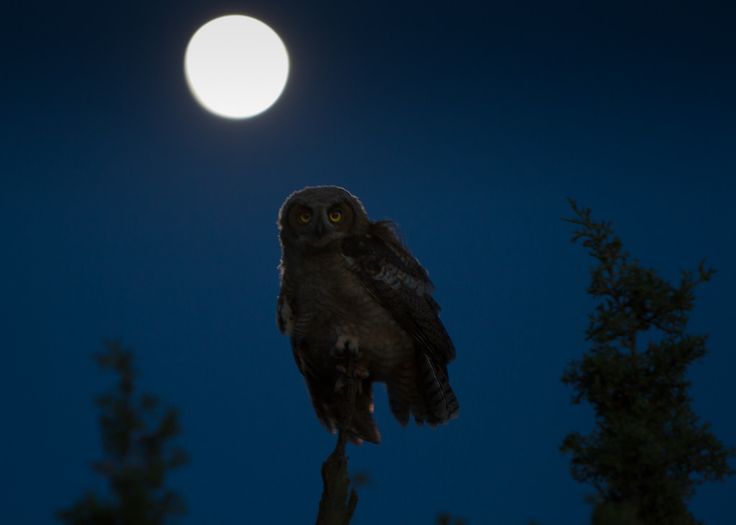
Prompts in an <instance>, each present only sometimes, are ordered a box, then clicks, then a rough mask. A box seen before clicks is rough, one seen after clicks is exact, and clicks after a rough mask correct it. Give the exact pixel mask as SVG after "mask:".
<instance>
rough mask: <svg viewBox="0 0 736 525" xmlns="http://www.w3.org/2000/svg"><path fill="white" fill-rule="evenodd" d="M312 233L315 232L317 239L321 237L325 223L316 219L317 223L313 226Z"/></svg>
mask: <svg viewBox="0 0 736 525" xmlns="http://www.w3.org/2000/svg"><path fill="white" fill-rule="evenodd" d="M314 233H316V234H317V238H318V239H321V238H322V235H324V233H325V225H324V223H323V222H322V221H319V220H318V221H317V224H316V225H315V227H314Z"/></svg>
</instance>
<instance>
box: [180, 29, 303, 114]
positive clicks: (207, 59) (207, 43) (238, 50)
mask: <svg viewBox="0 0 736 525" xmlns="http://www.w3.org/2000/svg"><path fill="white" fill-rule="evenodd" d="M184 73H185V76H186V79H187V84H189V89H190V90H191V91H192V94H193V95H194V98H195V99H196V100H197V101H198V102H199V103H200V104H201V105H202V106H204V107H205V109H207V110H208V111H211V112H212V113H214V114H215V115H219V116H221V117H226V118H231V119H242V118H247V117H253V116H255V115H258V114H259V113H262V112H263V111H265V110H267V109H268V108H269V107H271V106H272V105H273V103H274V102H276V100H277V99H278V98H279V96H280V95H281V92H282V91H283V90H284V86H285V85H286V79H287V77H288V76H289V55H288V54H287V53H286V46H284V43H283V42H282V41H281V39H280V38H279V35H277V34H276V32H275V31H274V30H273V29H271V28H270V27H268V26H267V25H266V24H264V23H263V22H261V21H260V20H256V19H255V18H251V17H249V16H242V15H229V16H223V17H220V18H215V19H214V20H210V21H209V22H207V23H206V24H204V25H203V26H202V27H200V28H199V29H198V30H197V32H196V33H194V35H193V36H192V38H191V40H190V41H189V45H188V46H187V50H186V53H185V54H184Z"/></svg>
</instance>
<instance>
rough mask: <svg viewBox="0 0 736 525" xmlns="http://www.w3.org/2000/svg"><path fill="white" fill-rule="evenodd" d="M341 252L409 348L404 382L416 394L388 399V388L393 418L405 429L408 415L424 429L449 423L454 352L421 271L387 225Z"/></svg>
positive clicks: (402, 388)
mask: <svg viewBox="0 0 736 525" xmlns="http://www.w3.org/2000/svg"><path fill="white" fill-rule="evenodd" d="M342 252H343V255H344V256H345V258H346V260H347V262H348V265H349V267H350V268H351V270H352V271H353V272H354V273H355V274H356V275H357V276H358V278H359V279H360V281H361V282H362V284H363V285H364V286H365V288H366V289H367V290H368V292H369V293H370V294H371V295H372V296H373V297H374V298H375V299H376V301H378V302H379V303H380V304H381V305H382V306H383V307H384V308H385V309H386V310H387V311H388V312H389V313H390V314H391V316H392V317H393V319H394V320H395V321H396V322H397V323H398V324H399V326H401V328H402V329H403V330H405V331H406V332H407V334H409V336H410V337H411V338H412V339H413V340H414V343H415V344H414V346H415V350H416V355H415V363H414V369H413V370H412V371H411V372H412V373H411V374H409V378H410V379H411V377H412V376H413V382H414V384H415V385H416V388H414V389H407V388H406V385H399V387H398V388H395V389H393V390H394V391H395V392H396V393H397V394H396V395H394V396H392V385H391V384H390V383H389V384H388V387H389V397H391V398H392V399H391V400H390V401H391V407H392V410H393V412H394V414H395V415H396V417H397V418H398V419H399V421H401V422H402V423H406V422H407V421H408V415H409V413H408V412H409V411H411V412H413V413H414V417H415V419H416V420H417V422H419V423H421V422H423V421H424V420H426V421H427V422H428V423H430V424H438V423H444V422H445V421H447V420H449V419H452V418H453V417H455V416H456V415H457V412H458V410H459V405H458V402H457V398H456V397H455V394H454V392H453V391H452V388H451V387H450V384H449V379H448V376H447V363H449V362H450V361H452V360H453V359H454V358H455V347H454V345H453V343H452V340H451V339H450V336H449V335H448V333H447V331H446V330H445V327H444V326H443V324H442V322H441V321H440V319H439V311H440V306H439V304H438V303H437V302H436V301H435V300H434V299H433V297H432V292H433V286H432V282H431V281H430V280H429V276H428V274H427V271H426V270H425V269H424V268H423V267H422V265H421V264H420V263H419V261H417V260H416V259H415V258H414V257H413V256H412V255H411V253H409V251H408V250H407V248H406V247H405V246H404V244H403V243H402V242H401V240H400V239H399V237H398V235H397V234H396V232H395V230H394V227H393V225H392V224H391V223H390V222H388V221H380V222H374V223H371V225H370V227H369V230H368V233H367V234H366V235H360V236H351V237H348V238H346V239H345V240H344V241H343V247H342ZM412 390H413V391H412Z"/></svg>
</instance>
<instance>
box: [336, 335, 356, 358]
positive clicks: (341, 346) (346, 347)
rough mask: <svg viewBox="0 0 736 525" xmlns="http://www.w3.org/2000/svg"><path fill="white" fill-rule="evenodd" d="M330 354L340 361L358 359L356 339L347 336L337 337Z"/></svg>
mask: <svg viewBox="0 0 736 525" xmlns="http://www.w3.org/2000/svg"><path fill="white" fill-rule="evenodd" d="M331 353H332V356H333V357H338V358H341V359H342V358H344V359H358V358H359V357H360V347H359V346H358V339H357V338H356V337H351V336H348V335H341V336H339V337H338V338H337V342H336V343H335V347H334V348H333V349H332V352H331Z"/></svg>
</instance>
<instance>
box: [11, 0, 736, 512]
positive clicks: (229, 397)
mask: <svg viewBox="0 0 736 525" xmlns="http://www.w3.org/2000/svg"><path fill="white" fill-rule="evenodd" d="M337 4H338V3H337V2H321V1H313V2H278V1H252V2H232V1H225V2H217V1H213V0H208V1H206V2H204V1H202V2H193V1H177V2H155V3H154V4H151V3H149V2H138V3H136V2H128V3H120V4H109V3H99V2H97V3H91V4H88V5H87V4H85V3H83V2H74V3H63V2H36V3H31V2H28V3H25V4H24V5H22V6H21V3H20V2H13V3H12V5H10V6H7V7H4V8H3V19H4V22H5V23H4V28H3V35H2V37H0V38H2V39H3V42H2V53H3V58H2V60H3V81H2V86H1V87H0V90H2V93H3V100H4V105H3V118H2V128H0V129H2V137H0V138H1V139H2V141H1V144H2V147H1V149H2V159H1V162H2V164H1V169H0V184H1V185H0V234H2V238H3V256H2V258H0V274H1V275H2V279H1V280H0V319H2V321H0V326H1V327H2V332H3V340H2V348H3V353H2V356H3V362H4V367H3V380H2V381H0V399H2V402H1V406H2V413H3V417H2V421H3V424H2V432H0V450H1V451H2V455H3V457H4V458H3V460H2V472H3V481H2V487H3V488H2V490H0V508H2V513H3V514H4V516H3V519H2V521H4V522H7V523H14V524H16V525H25V524H34V525H35V524H43V523H52V521H53V520H52V512H53V511H54V510H55V509H58V508H60V507H63V506H66V505H68V504H70V503H71V502H72V501H73V500H74V499H75V498H76V497H77V496H79V495H80V494H81V492H82V491H83V490H84V489H86V488H92V487H96V486H98V484H99V482H98V481H97V480H96V479H95V477H94V475H93V474H92V473H91V472H90V470H89V468H88V463H89V462H90V461H91V460H94V459H96V458H98V457H99V454H100V446H99V440H98V433H97V427H96V415H95V410H94V407H93V406H92V402H91V399H92V397H93V395H94V394H95V393H97V392H99V391H100V390H101V389H103V388H105V387H106V386H107V385H108V384H110V377H104V376H102V375H101V374H100V373H99V372H98V371H97V370H96V368H95V366H94V364H93V363H92V362H91V360H90V359H89V355H90V354H91V353H93V352H94V351H97V350H98V349H99V348H100V341H101V340H102V339H103V338H111V337H119V338H121V339H122V340H123V341H124V342H125V343H127V344H128V345H130V346H132V347H133V348H134V349H135V350H136V353H137V357H138V364H139V368H140V369H141V370H142V377H141V381H142V384H143V386H144V387H147V388H149V389H150V390H153V391H155V392H156V393H157V394H159V395H160V396H161V397H162V398H164V399H165V400H166V401H167V402H169V403H172V404H175V405H177V406H178V407H180V409H181V411H182V417H183V425H184V435H183V437H182V444H183V445H184V446H185V447H186V448H187V449H188V450H189V452H190V453H191V456H192V462H191V464H190V465H189V466H188V467H186V469H183V470H182V471H181V472H180V473H178V474H177V475H176V476H175V477H174V478H173V483H174V485H175V486H176V487H177V488H179V489H180V491H181V493H182V494H183V496H184V497H185V498H186V500H187V501H188V504H189V509H190V511H189V515H188V516H187V517H186V518H184V519H183V520H182V523H183V524H203V523H212V524H217V523H223V524H227V523H244V522H261V523H270V522H272V523H307V522H310V521H311V520H313V518H314V514H315V510H316V506H317V501H318V498H319V493H320V490H321V485H320V479H319V468H320V464H321V462H322V460H323V459H324V457H325V456H326V455H327V454H328V452H329V450H330V449H331V447H332V446H333V443H334V441H333V438H332V436H330V435H329V434H327V433H326V432H325V431H324V430H323V429H322V428H321V427H320V426H319V424H318V423H317V420H316V418H315V416H314V414H313V411H312V408H311V405H310V403H309V400H308V397H307V392H306V390H305V387H304V385H303V382H302V379H301V377H300V376H299V373H298V372H297V370H296V367H295V365H294V362H293V359H292V356H291V351H290V349H289V344H288V341H287V339H286V338H284V337H282V336H280V334H278V332H277V330H276V328H275V324H274V303H275V298H276V294H277V291H278V282H277V272H276V265H277V263H278V255H279V252H278V242H277V236H276V228H275V220H276V214H277V211H278V207H279V205H280V204H281V202H282V200H283V199H284V197H285V196H286V195H287V194H289V193H290V192H291V191H293V190H295V189H298V188H301V187H303V186H305V185H312V184H339V185H344V186H345V187H347V188H348V189H350V190H351V191H352V192H353V193H355V194H356V195H358V196H359V197H360V198H361V199H362V200H363V202H364V204H365V205H366V207H367V209H368V212H369V214H371V215H372V216H373V217H376V218H392V219H394V220H395V221H396V222H398V224H399V226H400V229H401V232H402V234H403V236H404V238H405V240H406V241H407V243H408V245H409V246H410V247H411V249H412V251H413V252H414V253H415V254H416V255H417V256H418V257H419V258H420V260H421V261H422V262H423V263H424V264H425V265H426V267H427V268H428V269H429V271H430V274H431V276H432V278H433V280H434V282H435V284H436V286H437V298H438V300H439V301H440V303H441V304H442V305H443V319H444V321H445V324H446V325H447V327H448V330H449V331H450V334H451V335H452V336H453V338H454V340H455V343H456V346H457V354H458V357H457V361H456V362H455V363H454V364H453V365H451V367H450V375H451V379H452V383H453V385H454V387H455V390H456V392H457V394H458V396H459V398H460V402H461V407H462V408H461V416H460V418H459V419H458V420H456V421H453V422H452V423H451V424H450V425H448V426H446V427H443V428H440V429H436V430H431V429H427V428H417V427H414V426H411V427H409V428H406V429H402V428H401V427H400V426H399V425H398V423H396V422H395V421H394V420H393V419H392V418H391V417H390V415H389V413H388V407H387V404H386V399H385V394H384V393H383V390H382V389H381V393H380V394H379V396H378V400H377V418H378V421H379V425H380V426H381V429H382V432H383V437H384V442H383V443H382V444H381V445H380V446H378V447H375V446H364V447H362V448H359V449H355V448H352V449H351V450H350V455H351V460H352V465H351V466H352V468H353V470H355V471H358V470H366V471H369V472H370V475H371V478H372V482H371V484H370V485H369V486H367V487H366V488H365V489H364V490H362V492H361V497H362V500H361V503H360V505H359V508H358V513H357V516H356V518H355V523H356V525H367V524H371V523H397V524H398V523H408V524H416V525H420V524H430V523H432V522H433V518H434V515H435V514H436V512H438V511H451V512H453V513H456V514H459V515H461V516H465V517H467V518H468V519H469V520H470V523H471V524H474V525H478V524H491V523H494V524H496V523H498V524H525V523H527V522H528V520H529V519H530V518H535V519H537V520H539V522H540V523H541V524H542V525H583V524H584V523H587V520H588V515H589V509H588V507H587V505H586V504H585V503H583V497H584V495H585V494H587V493H590V492H591V489H589V488H588V487H585V486H580V485H578V484H576V483H575V482H573V481H572V480H571V478H570V476H569V473H568V461H567V458H565V457H563V456H561V454H560V453H559V452H558V447H559V443H560V441H561V440H562V438H563V436H564V435H565V434H566V433H567V432H569V431H571V430H580V431H587V430H589V429H590V428H591V424H592V420H591V412H590V410H589V409H587V408H585V407H575V406H572V405H570V403H569V400H570V392H569V391H568V390H567V389H566V388H565V387H563V385H562V384H561V383H560V381H559V377H560V375H561V373H562V371H563V369H564V367H565V365H566V364H567V363H568V362H569V361H570V360H571V359H573V358H575V357H578V356H580V355H581V354H582V352H583V351H585V349H586V343H585V341H584V338H583V330H584V328H585V325H586V319H587V314H588V311H589V310H590V308H591V305H592V303H591V301H590V300H589V299H588V298H587V297H586V295H585V287H586V284H587V280H588V275H587V269H588V267H589V266H590V261H589V260H588V259H587V258H586V255H585V254H584V252H583V250H582V249H580V248H579V247H575V246H573V245H571V244H569V242H568V240H569V236H570V228H569V225H566V224H564V223H562V222H561V221H560V220H559V218H560V217H561V216H565V215H567V213H568V210H567V204H566V201H565V198H566V197H567V196H571V197H575V198H576V199H578V201H579V202H580V203H581V204H584V205H586V206H590V207H592V208H593V209H594V212H595V214H596V215H597V216H599V217H602V218H606V219H610V220H612V221H614V223H615V225H616V227H617V231H618V233H619V234H620V235H621V236H622V238H623V240H624V241H625V243H626V245H627V247H628V249H629V250H630V251H631V252H632V253H633V254H634V255H635V256H637V257H638V258H640V259H641V260H642V261H643V262H644V263H646V264H648V265H651V266H654V267H656V268H657V269H659V270H661V272H662V273H663V274H664V275H665V276H668V277H670V278H676V277H677V276H678V272H679V270H680V269H682V268H688V267H690V268H692V267H694V266H695V265H696V264H697V263H698V261H699V260H700V259H701V258H702V257H707V258H708V260H709V261H710V262H711V263H712V264H713V265H714V266H715V267H716V268H718V269H719V273H718V274H717V275H716V277H715V279H714V281H713V282H712V283H711V284H708V285H707V286H706V287H704V288H702V290H701V291H700V292H699V294H698V305H697V308H696V313H695V315H694V318H693V322H692V329H693V331H694V332H697V333H709V334H711V338H710V354H709V355H708V356H707V357H706V359H705V360H704V361H703V362H702V363H701V364H699V365H697V366H696V367H694V369H693V370H692V376H691V377H692V380H693V396H694V403H695V406H696V410H697V411H698V413H699V414H701V416H702V417H703V419H704V420H706V421H709V422H711V423H712V425H713V429H714V431H715V433H716V434H717V435H718V436H719V437H720V438H721V439H722V440H723V441H725V442H726V443H728V444H731V445H733V444H736V420H735V419H734V417H733V410H732V404H733V400H734V399H736V382H734V381H733V370H734V369H735V368H736V354H734V350H733V349H734V340H733V335H732V332H731V329H732V327H733V324H734V320H736V307H735V306H734V304H735V303H734V300H733V297H734V296H736V248H735V247H734V243H733V235H734V234H733V231H734V227H735V226H736V208H735V207H734V197H735V196H736V181H735V180H734V174H735V169H736V96H735V94H736V67H735V66H736V37H735V36H734V27H735V25H736V16H735V13H734V11H733V10H732V9H730V8H727V7H725V6H727V5H728V3H727V2H723V3H721V4H720V5H719V4H706V3H703V2H688V3H677V5H676V6H675V5H672V3H671V2H661V3H658V4H655V3H649V2H637V3H636V4H631V5H629V6H626V5H625V4H624V3H621V2H615V3H614V2H610V3H607V4H608V5H610V6H611V7H608V8H604V7H602V5H601V4H602V3H594V2H581V3H579V4H567V3H560V2H545V3H542V2H537V3H534V2H524V3H515V6H514V7H510V6H509V4H510V3H508V2H506V3H503V4H502V5H499V6H494V5H492V4H489V3H481V2H471V3H464V2H456V3H454V4H452V5H450V4H440V3H437V4H432V3H426V2H421V3H419V2H416V3H414V2H396V1H391V2H383V1H381V0H374V1H372V2H344V3H343V5H337ZM592 4H596V6H593V5H592ZM113 6H114V7H113ZM614 6H615V7H614ZM231 13H242V14H247V15H251V16H254V17H257V18H260V19H261V20H263V21H264V22H266V23H268V24H269V25H271V27H273V28H274V29H275V30H276V31H277V32H278V33H279V34H280V35H281V36H282V38H283V40H284V42H285V44H286V46H287V48H288V50H289V53H290V57H291V62H292V69H291V76H290V79H289V82H288V84H287V87H286V90H285V92H284V93H283V95H282V97H281V99H280V100H279V101H278V102H277V103H276V105H275V106H274V107H272V108H271V109H270V110H269V111H267V112H266V113H263V114H262V115H260V116H258V117H256V118H254V119H252V120H246V121H239V122H233V121H227V120H223V119H220V118H218V117H215V116H212V115H210V114H208V113H206V112H205V111H204V110H203V109H201V108H200V107H199V106H198V105H197V104H196V102H195V101H194V99H193V98H192V97H191V96H190V94H189V92H188V90H187V87H186V84H185V81H184V78H183V72H182V61H183V53H184V49H185V46H186V43H187V41H188V39H189V37H190V36H191V34H192V33H193V32H194V31H195V30H196V29H197V28H198V27H199V26H200V25H201V24H202V23H204V22H206V21H208V20H209V19H211V18H214V17H216V16H218V15H223V14H231ZM735 489H736V480H731V481H729V482H727V483H723V484H713V485H707V486H703V487H702V488H701V489H700V490H699V491H698V495H697V496H696V497H695V498H694V500H693V504H692V509H693V511H694V512H695V514H696V516H697V517H699V518H701V519H703V520H704V521H705V522H706V523H708V525H726V524H732V523H736V509H735V508H734V506H733V505H732V503H733V493H734V490H735Z"/></svg>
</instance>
